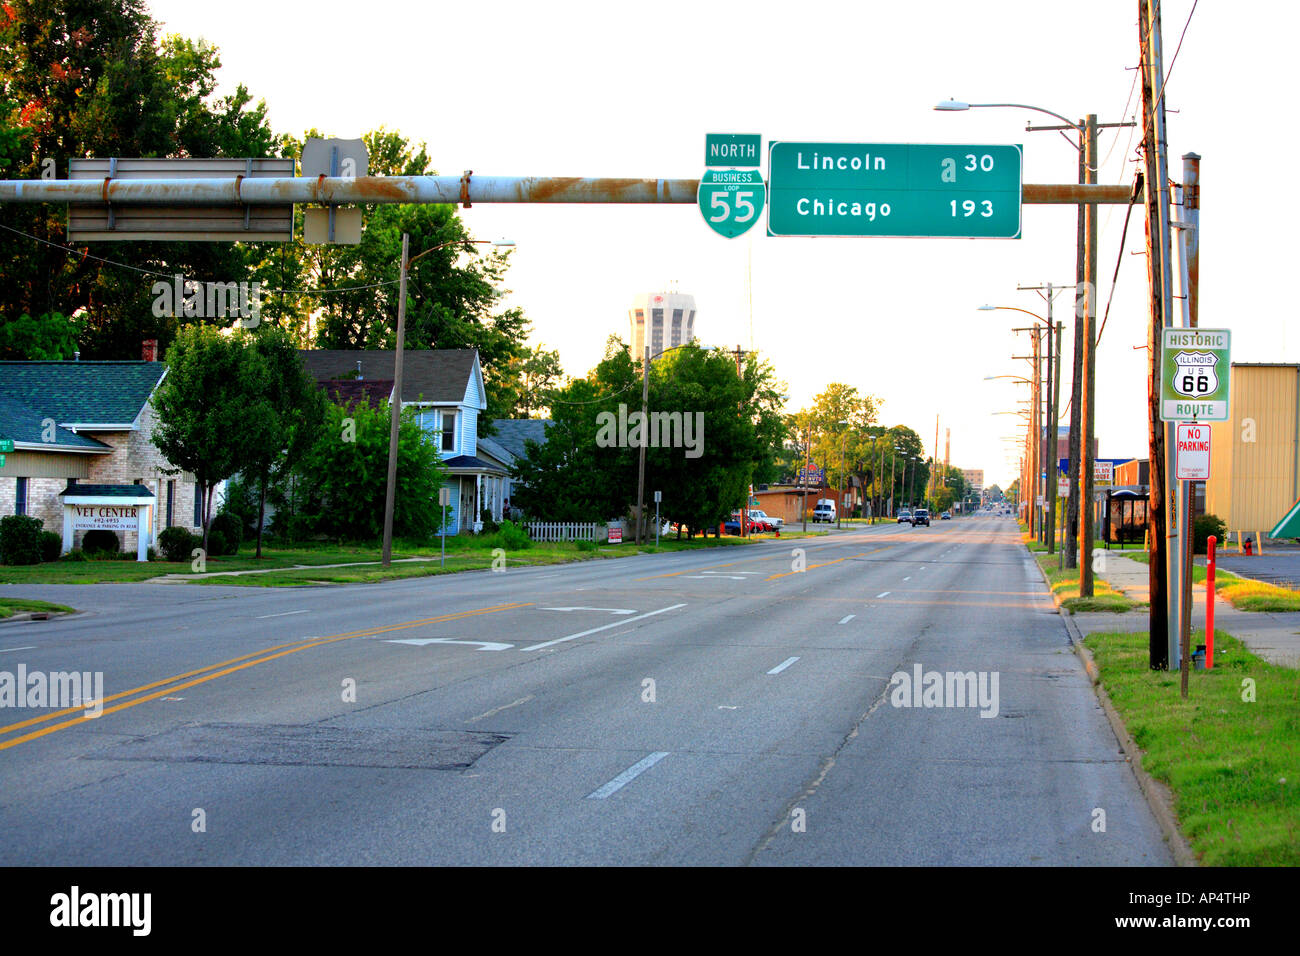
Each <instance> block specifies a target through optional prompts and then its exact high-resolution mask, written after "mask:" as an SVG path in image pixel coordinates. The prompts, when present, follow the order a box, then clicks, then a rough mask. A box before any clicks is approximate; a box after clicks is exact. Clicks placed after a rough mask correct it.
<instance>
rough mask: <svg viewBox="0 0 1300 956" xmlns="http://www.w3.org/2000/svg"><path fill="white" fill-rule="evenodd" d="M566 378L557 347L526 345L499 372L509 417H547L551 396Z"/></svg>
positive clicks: (502, 395)
mask: <svg viewBox="0 0 1300 956" xmlns="http://www.w3.org/2000/svg"><path fill="white" fill-rule="evenodd" d="M563 381H564V368H563V366H562V365H561V364H560V353H559V352H558V351H555V350H554V349H549V350H548V349H547V348H546V347H545V346H543V345H538V346H533V347H531V348H527V349H525V350H524V353H523V354H522V355H518V356H515V357H514V358H512V359H510V361H509V362H508V363H507V365H506V366H505V368H504V370H503V371H502V373H501V376H500V388H501V397H502V399H503V400H504V403H505V404H506V405H507V406H508V407H509V408H510V410H511V413H510V414H509V415H508V416H507V417H509V418H544V417H546V416H547V414H548V412H549V410H550V400H551V396H552V395H553V394H554V392H555V390H556V389H558V388H560V387H561V385H562V384H563Z"/></svg>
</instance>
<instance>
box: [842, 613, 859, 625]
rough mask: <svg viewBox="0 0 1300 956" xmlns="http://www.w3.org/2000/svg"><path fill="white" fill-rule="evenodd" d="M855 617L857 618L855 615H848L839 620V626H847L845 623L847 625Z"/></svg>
mask: <svg viewBox="0 0 1300 956" xmlns="http://www.w3.org/2000/svg"><path fill="white" fill-rule="evenodd" d="M855 617H857V615H856V614H849V615H848V616H846V617H843V618H841V619H840V623H841V624H847V623H849V621H851V620H853V619H854V618H855Z"/></svg>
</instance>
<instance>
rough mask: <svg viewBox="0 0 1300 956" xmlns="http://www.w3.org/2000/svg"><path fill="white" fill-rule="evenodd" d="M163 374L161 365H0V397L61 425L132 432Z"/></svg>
mask: <svg viewBox="0 0 1300 956" xmlns="http://www.w3.org/2000/svg"><path fill="white" fill-rule="evenodd" d="M166 371H167V366H165V365H163V364H162V363H161V362H0V398H8V399H11V400H12V401H15V402H19V403H21V404H22V405H25V406H27V408H29V409H31V410H33V411H35V412H37V413H38V415H39V418H47V417H48V418H53V419H54V420H55V422H57V423H58V424H60V425H102V426H109V427H111V428H130V427H131V426H132V425H133V424H134V423H135V420H136V418H138V417H139V415H140V412H141V411H142V410H143V409H144V407H145V404H146V403H147V402H148V401H149V396H150V395H152V394H153V390H154V389H155V388H157V386H158V383H159V382H160V381H162V377H163V375H164V374H165V373H166ZM39 418H38V421H39Z"/></svg>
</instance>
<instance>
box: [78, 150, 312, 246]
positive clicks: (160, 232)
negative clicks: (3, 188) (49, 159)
mask: <svg viewBox="0 0 1300 956" xmlns="http://www.w3.org/2000/svg"><path fill="white" fill-rule="evenodd" d="M293 175H294V161H293V160H292V159H271V158H258V159H240V158H238V157H232V158H229V159H73V160H70V161H69V163H68V178H69V179H100V180H102V179H106V178H109V177H112V178H113V179H177V180H184V179H234V178H235V177H237V176H244V177H248V178H251V179H260V178H266V177H271V178H282V177H291V176H293ZM137 239H152V240H158V241H162V242H290V241H292V240H293V204H292V203H286V204H284V205H282V206H263V205H257V206H243V207H240V206H184V205H176V206H162V205H158V206H155V205H152V204H150V205H111V204H108V203H69V204H68V241H69V242H113V241H125V240H137Z"/></svg>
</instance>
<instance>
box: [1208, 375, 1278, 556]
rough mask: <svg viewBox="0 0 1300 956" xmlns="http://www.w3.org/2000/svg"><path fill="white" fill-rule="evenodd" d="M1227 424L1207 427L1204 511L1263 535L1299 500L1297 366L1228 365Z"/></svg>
mask: <svg viewBox="0 0 1300 956" xmlns="http://www.w3.org/2000/svg"><path fill="white" fill-rule="evenodd" d="M1231 391H1232V399H1231V402H1232V404H1231V413H1232V418H1231V419H1230V420H1229V421H1226V422H1216V423H1214V424H1212V425H1211V427H1210V447H1211V451H1210V479H1209V481H1207V482H1206V483H1205V510H1206V511H1207V512H1208V513H1210V514H1215V515H1218V516H1219V517H1220V518H1222V519H1223V522H1224V524H1226V525H1227V527H1228V530H1229V531H1247V532H1250V531H1257V532H1262V533H1265V534H1266V533H1267V532H1268V530H1269V529H1270V528H1272V527H1273V526H1274V525H1276V524H1277V522H1278V521H1279V520H1280V519H1281V518H1282V517H1283V516H1284V515H1285V514H1286V513H1287V512H1288V511H1289V510H1290V509H1291V507H1292V506H1293V505H1294V504H1295V503H1296V500H1297V499H1300V365H1280V364H1271V363H1258V364H1256V363H1236V362H1234V363H1233V365H1232V386H1231Z"/></svg>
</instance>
